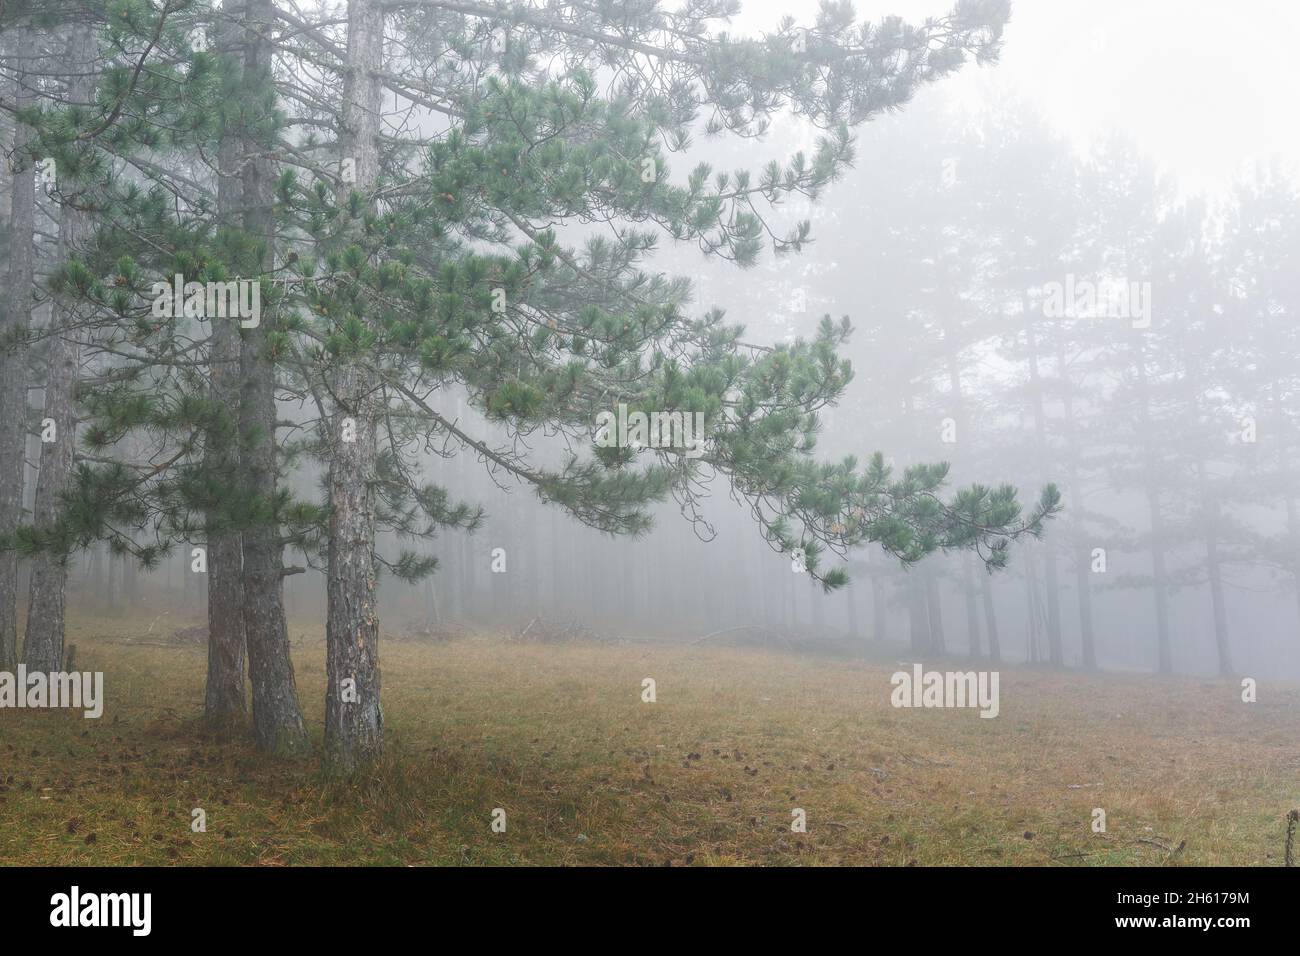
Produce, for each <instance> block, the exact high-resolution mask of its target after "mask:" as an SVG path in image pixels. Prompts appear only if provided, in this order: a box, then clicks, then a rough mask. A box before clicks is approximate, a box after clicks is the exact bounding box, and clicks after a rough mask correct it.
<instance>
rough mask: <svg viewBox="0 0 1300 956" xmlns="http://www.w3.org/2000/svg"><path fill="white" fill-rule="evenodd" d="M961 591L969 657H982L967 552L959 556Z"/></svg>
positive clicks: (972, 582)
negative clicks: (964, 604) (963, 599)
mask: <svg viewBox="0 0 1300 956" xmlns="http://www.w3.org/2000/svg"><path fill="white" fill-rule="evenodd" d="M961 590H962V594H963V595H965V597H966V639H967V642H968V644H969V647H970V656H971V657H974V658H979V657H983V656H984V651H983V649H982V648H981V646H980V622H979V614H978V612H976V610H975V581H974V578H973V575H972V574H971V556H970V553H969V552H967V553H966V554H963V555H962V556H961Z"/></svg>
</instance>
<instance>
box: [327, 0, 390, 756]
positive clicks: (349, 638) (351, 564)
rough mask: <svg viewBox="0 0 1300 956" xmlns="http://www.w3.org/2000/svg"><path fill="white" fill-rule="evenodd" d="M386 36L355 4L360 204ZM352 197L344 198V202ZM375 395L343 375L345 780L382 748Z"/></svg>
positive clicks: (340, 737) (352, 86) (353, 127)
mask: <svg viewBox="0 0 1300 956" xmlns="http://www.w3.org/2000/svg"><path fill="white" fill-rule="evenodd" d="M383 27H384V16H383V10H382V8H381V7H380V5H379V3H377V2H375V0H349V3H348V48H347V54H348V69H347V72H346V74H345V77H344V81H343V124H342V136H341V137H340V146H341V148H342V149H343V156H344V157H346V158H351V159H352V160H353V162H354V164H355V171H356V183H355V189H356V191H357V192H359V193H363V194H364V193H366V192H368V191H369V190H370V189H371V188H372V187H373V185H374V183H375V181H376V180H377V178H378V175H379V143H378V137H379V119H380V112H381V110H382V109H383V85H382V81H381V80H380V78H379V72H380V70H381V69H382V68H383V52H384V29H383ZM344 188H345V189H346V188H347V186H345V187H344ZM345 197H346V193H344V192H343V191H342V190H341V191H340V198H341V199H342V198H345ZM375 391H376V382H375V380H374V373H373V372H372V371H371V370H370V368H369V366H368V365H367V364H366V363H365V362H364V361H357V360H347V361H345V363H344V364H343V365H342V366H341V367H340V369H339V371H338V374H337V376H336V380H335V388H334V394H335V396H336V397H337V401H338V403H339V410H338V412H337V413H336V415H335V416H334V422H333V423H332V432H331V444H332V448H333V454H332V456H331V461H330V469H329V495H330V541H329V567H328V576H329V581H328V585H327V597H328V609H327V612H326V623H325V641H326V677H327V684H326V691H325V749H326V754H327V756H328V758H329V761H330V763H331V764H332V765H333V766H334V767H335V768H336V769H338V770H342V771H350V770H352V769H354V768H356V767H357V766H358V765H360V764H362V763H365V762H367V761H369V760H372V759H374V758H375V757H376V756H378V755H379V754H380V752H382V750H383V743H384V717H383V711H382V709H381V707H380V701H379V693H380V670H379V618H378V616H377V613H376V607H375V558H374V548H375V505H374V478H375V460H376V454H377V450H378V448H377V437H376V432H377V429H376V422H375V415H376V409H375V401H376V399H375ZM345 419H351V420H352V422H351V423H350V424H351V425H352V426H353V429H352V430H351V432H350V433H351V437H352V440H351V441H348V440H346V438H345V432H344V420H345ZM349 682H350V683H349Z"/></svg>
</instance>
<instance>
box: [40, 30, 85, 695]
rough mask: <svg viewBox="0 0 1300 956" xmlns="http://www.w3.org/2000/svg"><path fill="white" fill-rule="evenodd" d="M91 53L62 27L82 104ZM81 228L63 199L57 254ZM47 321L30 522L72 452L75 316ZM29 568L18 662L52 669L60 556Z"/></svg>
mask: <svg viewBox="0 0 1300 956" xmlns="http://www.w3.org/2000/svg"><path fill="white" fill-rule="evenodd" d="M94 54H95V38H94V32H93V28H92V26H91V24H90V23H88V22H82V23H77V24H75V25H73V26H72V28H71V29H70V31H69V45H68V62H69V63H70V64H78V65H79V68H78V69H77V70H74V71H73V72H72V77H71V79H70V80H69V81H68V89H67V95H68V98H69V99H70V100H71V101H72V102H74V103H86V102H90V101H91V100H92V99H93V98H94V79H93V75H92V74H91V73H89V72H88V71H87V70H86V69H85V68H84V67H85V65H86V64H89V63H91V62H93V60H94ZM78 205H79V204H78ZM89 233H90V217H89V215H88V213H87V212H86V211H85V210H84V209H81V208H77V206H76V205H73V204H71V203H65V204H64V205H63V206H62V207H60V210H59V255H60V258H61V259H64V260H66V259H68V258H70V257H72V256H74V255H76V254H77V252H78V250H79V249H80V247H81V245H82V244H83V243H84V242H85V240H86V239H87V238H88V237H89ZM51 322H52V328H51V336H50V349H49V371H48V373H47V377H46V381H45V410H44V413H43V416H42V417H43V418H45V419H53V421H54V427H55V440H54V441H51V442H42V443H41V457H40V473H39V475H38V477H37V479H36V505H35V509H34V512H33V515H32V520H33V522H34V523H35V524H36V525H37V526H38V527H39V526H48V525H51V524H53V523H54V522H55V521H56V519H57V517H58V510H59V501H60V497H59V496H60V495H61V494H62V492H63V491H64V489H65V488H66V487H67V484H68V479H69V476H70V475H71V474H72V465H73V461H74V458H75V453H76V437H77V435H76V429H77V419H76V390H77V377H78V373H79V372H80V369H81V348H82V343H81V333H80V332H79V330H77V329H76V327H75V326H76V322H77V314H76V310H75V307H74V306H73V305H72V303H70V302H67V301H65V300H56V301H55V303H54V313H53V317H52V319H51ZM31 569H32V576H31V592H30V594H31V596H30V600H29V602H28V605H27V607H28V611H27V637H26V640H25V642H24V645H23V659H24V661H25V662H26V664H27V669H28V670H29V671H57V670H59V669H61V668H62V666H63V625H64V613H65V610H66V589H67V583H68V562H67V558H66V557H65V556H64V555H60V554H38V555H36V556H35V557H34V558H33V559H32V565H31Z"/></svg>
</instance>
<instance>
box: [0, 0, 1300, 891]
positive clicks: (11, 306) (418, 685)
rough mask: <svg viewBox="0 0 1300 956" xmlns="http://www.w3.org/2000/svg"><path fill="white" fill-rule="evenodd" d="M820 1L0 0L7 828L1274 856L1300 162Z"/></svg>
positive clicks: (64, 858)
mask: <svg viewBox="0 0 1300 956" xmlns="http://www.w3.org/2000/svg"><path fill="white" fill-rule="evenodd" d="M796 6H798V7H799V9H784V8H782V6H781V5H779V4H774V3H766V2H755V3H753V4H746V5H745V9H744V10H742V7H741V4H740V3H739V2H738V0H685V2H682V3H677V4H673V3H666V2H661V0H625V2H615V0H511V2H492V0H314V2H313V0H0V64H2V67H3V68H2V69H0V140H2V141H3V144H4V155H5V163H4V164H3V170H2V171H0V274H3V275H5V276H6V281H5V282H4V284H3V289H4V293H3V295H0V676H4V677H12V678H13V679H11V680H10V681H9V682H8V683H5V682H3V681H0V755H2V753H3V748H5V747H6V745H7V748H8V754H9V755H8V757H6V758H5V759H4V761H3V762H0V784H3V786H0V862H12V863H18V864H20V865H49V864H51V863H54V864H56V865H77V864H84V863H87V862H90V863H94V864H100V865H120V864H138V863H149V864H155V865H157V864H162V865H171V864H173V863H184V864H195V863H197V864H210V865H251V864H262V865H281V864H286V863H288V864H308V865H334V864H346V865H355V864H358V863H378V864H387V865H396V864H405V863H416V864H428V863H438V864H451V865H467V864H468V865H474V864H520V863H542V864H547V865H554V864H575V863H595V864H611V865H624V864H634V863H635V864H639V863H657V862H665V861H667V862H670V863H672V862H676V863H682V862H685V863H703V864H709V865H717V864H729V863H739V864H778V865H784V864H790V863H803V862H809V863H823V864H851V865H893V864H909V863H917V862H920V863H924V864H927V865H952V864H962V865H971V864H976V865H997V864H1011V865H1034V866H1039V865H1047V864H1059V863H1062V862H1066V863H1068V862H1084V863H1100V864H1109V865H1149V864H1153V863H1157V864H1165V863H1179V862H1185V861H1190V862H1193V863H1196V864H1199V865H1247V864H1250V865H1257V864H1274V863H1277V862H1282V859H1283V857H1285V862H1287V863H1288V864H1289V863H1290V862H1291V860H1292V857H1293V846H1292V844H1293V839H1294V829H1295V817H1294V815H1293V816H1292V817H1291V822H1290V829H1289V830H1288V829H1287V822H1286V820H1287V813H1288V812H1292V813H1293V808H1294V805H1295V803H1296V796H1295V780H1296V771H1297V770H1298V769H1300V764H1297V762H1296V756H1295V755H1296V749H1295V745H1294V725H1295V724H1294V721H1295V716H1296V713H1297V707H1300V401H1298V400H1297V398H1298V390H1300V364H1298V363H1297V362H1296V356H1297V354H1300V347H1298V346H1300V341H1298V340H1297V332H1296V330H1295V326H1293V324H1292V319H1293V317H1294V315H1295V312H1296V308H1297V304H1298V303H1297V299H1298V298H1300V273H1297V270H1296V269H1295V263H1296V262H1297V261H1300V188H1298V182H1300V181H1298V180H1297V177H1296V170H1295V164H1294V161H1293V160H1294V157H1293V156H1289V155H1283V154H1279V155H1261V154H1256V153H1249V154H1247V153H1245V152H1244V150H1245V147H1242V150H1243V151H1242V153H1241V155H1238V154H1233V157H1234V159H1236V160H1237V162H1236V163H1235V166H1234V168H1232V169H1231V170H1230V172H1229V174H1228V175H1225V176H1224V177H1221V179H1220V180H1218V181H1216V182H1215V183H1214V184H1213V186H1212V187H1211V188H1204V187H1203V184H1201V183H1199V182H1193V181H1191V179H1190V178H1189V177H1188V176H1186V175H1184V174H1182V173H1180V168H1179V167H1178V166H1177V164H1174V165H1172V166H1171V163H1170V161H1169V158H1168V155H1165V154H1162V155H1160V156H1153V155H1152V154H1151V145H1152V143H1153V138H1152V137H1153V136H1154V135H1155V134H1154V133H1152V131H1151V129H1144V128H1142V127H1140V126H1138V125H1136V124H1129V125H1126V124H1125V123H1124V122H1123V121H1122V119H1115V117H1123V116H1124V115H1126V114H1125V113H1124V111H1123V107H1122V105H1121V104H1119V103H1118V102H1114V101H1106V100H1105V99H1104V97H1101V94H1097V95H1098V97H1099V98H1101V100H1102V101H1103V103H1105V102H1109V103H1111V107H1112V108H1113V113H1112V114H1108V115H1110V116H1111V117H1112V120H1113V121H1112V122H1111V123H1110V125H1109V126H1108V127H1107V128H1104V129H1091V128H1089V129H1088V130H1087V134H1086V135H1084V134H1082V133H1080V132H1079V130H1078V129H1076V128H1074V127H1072V126H1071V122H1072V120H1077V119H1078V117H1071V116H1069V115H1065V114H1062V113H1060V112H1054V111H1053V110H1052V109H1051V108H1050V107H1049V105H1047V101H1046V100H1045V94H1044V93H1043V92H1042V90H1039V89H1035V87H1034V84H1033V82H1032V81H1026V79H1025V78H1026V76H1029V75H1031V74H1029V73H1028V72H1027V71H1028V70H1029V69H1030V67H1028V66H1025V65H1024V64H1025V63H1026V62H1029V61H1027V60H1025V59H1023V58H1022V59H1020V60H1017V59H1016V56H1017V51H1018V50H1020V49H1021V47H1020V46H1018V44H1023V46H1024V47H1026V48H1027V47H1029V46H1031V45H1035V44H1037V45H1039V46H1044V47H1045V45H1046V42H1047V39H1053V40H1055V39H1058V38H1059V37H1060V36H1061V35H1063V34H1064V33H1065V32H1067V31H1071V35H1073V33H1075V32H1078V31H1075V29H1074V27H1072V26H1070V23H1071V22H1072V21H1070V20H1069V19H1068V17H1067V16H1066V14H1064V13H1060V14H1059V16H1060V17H1061V20H1060V22H1059V24H1058V23H1057V22H1056V21H1053V20H1052V19H1051V18H1052V16H1054V15H1055V14H1054V12H1053V11H1052V10H1050V9H1049V8H1050V7H1051V5H1050V4H1042V3H1040V4H1033V3H1028V2H1026V3H1024V4H1017V5H1016V6H1015V7H1014V8H1013V6H1012V4H1011V3H1010V2H1009V0H956V2H955V3H954V2H953V0H946V2H945V3H944V4H941V5H940V6H941V7H942V9H940V8H937V7H936V6H935V4H933V3H925V2H923V0H904V2H903V3H901V4H900V6H903V7H906V8H907V9H906V10H905V11H903V12H905V13H907V14H908V15H906V16H893V15H884V14H889V13H890V11H888V10H871V11H866V12H865V13H866V14H868V15H866V16H864V11H859V10H857V9H855V7H854V6H853V5H852V4H851V3H849V2H845V0H823V2H821V3H819V4H812V3H809V4H806V5H796ZM1098 6H1099V7H1105V8H1106V9H1107V10H1110V7H1111V5H1109V4H1099V5H1098ZM1210 6H1215V5H1213V4H1212V5H1210ZM1022 8H1023V13H1024V17H1025V23H1026V24H1027V25H1026V26H1025V27H1024V28H1023V32H1021V33H1018V32H1017V30H1018V29H1019V26H1018V24H1019V23H1020V19H1021V14H1022ZM918 11H919V12H918ZM1211 13H1212V14H1213V15H1215V16H1226V14H1224V13H1223V11H1212V12H1211ZM1203 15H1204V16H1205V17H1209V16H1210V15H1211V14H1198V13H1196V12H1190V13H1188V14H1187V15H1186V18H1187V21H1188V23H1190V24H1195V23H1198V22H1200V20H1198V18H1199V17H1202V16H1203ZM1112 16H1113V17H1114V18H1115V20H1114V22H1115V23H1119V18H1120V15H1119V14H1118V13H1116V12H1114V11H1111V12H1110V13H1107V14H1105V15H1103V14H1097V15H1096V21H1097V22H1098V23H1099V24H1100V26H1099V27H1098V28H1097V29H1098V31H1099V33H1097V36H1098V37H1100V38H1101V39H1100V40H1099V41H1097V42H1103V43H1104V41H1105V37H1106V36H1107V35H1110V34H1107V31H1108V30H1109V31H1112V34H1113V37H1114V38H1115V40H1116V42H1120V40H1121V38H1120V32H1121V26H1123V24H1120V25H1119V26H1113V25H1111V24H1112V20H1111V19H1108V18H1109V17H1112ZM1165 22H1166V21H1165V20H1160V19H1159V18H1157V17H1154V16H1152V18H1151V22H1150V24H1148V26H1147V28H1148V29H1150V30H1152V31H1155V30H1158V29H1160V28H1161V27H1162V25H1163V24H1164V23H1165ZM1205 22H1206V23H1210V22H1211V21H1210V20H1206V21H1205ZM1233 22H1234V24H1236V21H1233ZM1049 28H1050V29H1053V30H1057V31H1058V32H1056V33H1051V34H1049V33H1047V32H1044V31H1048V30H1049ZM1187 28H1188V29H1192V27H1191V26H1189V27H1187ZM1205 28H1206V29H1211V28H1212V27H1210V26H1206V27H1205ZM1035 31H1037V32H1035ZM1234 36H1236V34H1234ZM1094 40H1096V37H1093V39H1092V40H1088V41H1087V42H1086V43H1085V40H1084V39H1078V42H1079V43H1080V44H1081V45H1080V47H1079V48H1078V49H1075V48H1073V47H1071V48H1070V51H1069V54H1068V56H1066V55H1064V54H1063V55H1062V56H1063V57H1064V59H1065V61H1066V62H1069V63H1074V64H1076V65H1077V64H1080V63H1096V62H1097V52H1098V48H1097V47H1096V46H1095V45H1094V46H1091V47H1089V46H1087V43H1092V42H1093V41H1094ZM1039 52H1040V55H1041V56H1042V57H1043V58H1045V59H1050V58H1051V56H1050V51H1046V52H1044V51H1043V50H1040V51H1039ZM1024 56H1028V54H1027V53H1026V54H1024ZM1004 59H1006V60H1008V61H1009V66H1008V67H1007V68H1005V69H1006V70H1009V72H1005V71H1004V65H1003V62H1002V61H1003V60H1004ZM1034 62H1041V61H1034ZM1187 68H1188V69H1189V70H1190V69H1191V67H1190V66H1189V67H1187ZM1062 69H1064V67H1062ZM1076 79H1077V82H1078V83H1079V84H1080V85H1084V86H1086V84H1087V83H1088V82H1089V80H1088V75H1087V74H1086V73H1081V74H1080V76H1079V77H1076ZM1152 82H1153V84H1154V83H1155V81H1154V80H1153V81H1152ZM1243 86H1244V81H1243ZM1080 95H1082V94H1080ZM1134 95H1135V96H1137V95H1138V93H1136V92H1135V94H1134ZM1242 95H1243V96H1245V95H1250V96H1253V95H1254V94H1253V93H1249V94H1248V91H1246V90H1245V89H1243V90H1242ZM1161 108H1162V109H1167V110H1168V111H1178V110H1182V109H1184V105H1183V104H1182V103H1180V102H1175V101H1170V102H1169V103H1165V104H1162V105H1161ZM1179 115H1180V116H1181V115H1182V114H1181V113H1179ZM1275 122H1276V117H1274V123H1275ZM1157 145H1158V144H1157ZM1292 145H1294V144H1292ZM1207 149H1208V147H1207ZM1157 152H1159V151H1158V150H1157ZM1242 157H1244V158H1242ZM20 673H21V675H22V676H20V677H15V676H14V675H19V674H20ZM92 674H93V675H94V681H93V682H89V681H91V677H92ZM891 674H892V678H891V676H890V675H891ZM83 677H84V678H85V680H86V681H87V682H88V683H85V684H84V689H85V694H84V695H83V694H82V692H81V691H82V689H83V683H82V680H81V679H82V678H83ZM73 678H76V680H75V681H74V680H73ZM29 682H31V683H30V684H29ZM37 685H39V686H40V687H42V688H43V690H42V692H41V695H40V700H39V701H38V702H36V703H32V701H35V700H36V698H34V697H32V696H31V695H29V694H28V693H27V691H28V688H29V687H36V686H37ZM74 686H75V687H76V689H77V693H76V695H75V696H76V698H78V702H77V706H74V701H73V694H72V689H73V687H74ZM5 687H8V688H9V691H8V692H7V693H6V692H5V691H4V690H3V689H4V688H5ZM92 688H93V691H92ZM45 689H48V691H49V693H48V696H47V694H46V690H45ZM56 691H57V692H56ZM932 692H933V693H932ZM83 696H85V698H86V699H85V700H84V701H80V698H81V697H83ZM60 701H63V702H62V703H60ZM80 704H84V705H85V707H84V708H82V707H81V706H80ZM82 709H86V710H87V713H86V717H83V714H82V713H81V710H82ZM90 709H94V710H97V711H99V713H98V714H96V715H94V717H93V718H92V717H90ZM932 709H938V711H939V712H937V713H931V712H930V711H931V710H932ZM41 710H52V711H57V712H55V713H41V712H40V711H41ZM972 710H977V711H978V714H976V713H972V712H971V711H972ZM21 711H27V712H26V713H23V712H21ZM101 714H102V719H101V717H100V715H101ZM47 717H48V718H49V719H44V718H47ZM87 718H90V719H89V720H88V721H87V725H88V726H90V725H93V726H91V729H86V727H83V726H82V724H83V720H87ZM979 718H988V719H979ZM818 727H820V728H822V729H821V730H818V729H817V728H818ZM65 750H66V753H67V756H66V757H65V756H63V755H62V754H63V752H64V751H65ZM679 751H680V753H679ZM1153 751H1158V752H1159V753H1160V754H1162V758H1161V760H1160V761H1155V760H1153V759H1151V758H1150V756H1149V755H1150V754H1151V753H1152V752H1153ZM28 753H30V757H24V756H23V755H24V754H28ZM1163 755H1167V756H1168V762H1169V765H1168V766H1166V765H1165V763H1164V760H1163ZM724 761H725V764H724V763H723V762H724ZM6 763H7V764H8V765H9V767H6V766H5V764H6ZM1009 763H1010V764H1014V765H1019V766H1022V767H1026V768H1032V770H1033V772H1032V773H1029V774H1028V775H1027V776H1026V777H1025V778H1024V779H1023V780H1019V779H1018V780H1017V781H1016V782H1012V781H1011V780H1009V779H1008V778H1007V777H1006V776H1004V775H999V774H997V773H994V772H993V771H992V768H996V767H999V766H1006V765H1007V764H1009ZM10 767H12V768H14V769H13V770H10V769H9V768H10ZM115 767H116V768H118V770H117V772H115V770H114V768H115ZM128 768H131V770H130V772H129V773H128ZM953 768H956V769H953ZM736 771H739V774H737V773H736ZM773 778H775V779H773ZM976 780H978V781H979V785H978V786H976V785H975V781H976ZM995 780H997V781H1001V784H1002V786H1004V787H1005V788H1006V790H1002V791H1000V790H999V784H998V783H997V782H994V781H995ZM88 792H89V793H90V794H93V796H91V797H88V796H87V793H88ZM74 794H80V795H81V796H80V797H75V796H74ZM927 794H928V795H929V796H927ZM6 796H7V797H8V799H5V797H6ZM941 803H942V804H947V803H952V804H953V806H961V807H963V809H962V810H960V811H959V812H957V813H956V816H951V815H950V814H948V813H947V811H944V812H942V813H941V812H940V809H939V808H940V805H941ZM300 805H310V806H315V807H316V810H315V811H313V813H314V814H315V815H314V817H313V819H311V820H310V821H309V820H306V819H303V818H302V815H301V814H298V813H297V811H296V810H294V809H291V808H295V807H299V806H300ZM882 805H884V806H885V807H887V810H888V812H886V811H885V810H884V809H882ZM219 807H224V808H226V809H225V810H224V811H223V810H222V809H219ZM277 808H278V809H277ZM648 808H652V809H648ZM303 812H304V813H305V812H306V811H303ZM1107 812H1109V813H1110V817H1111V820H1112V822H1111V824H1110V827H1109V829H1108V827H1107V824H1106V819H1107ZM1098 813H1100V817H1098ZM171 818H175V819H174V820H173V819H171ZM940 818H942V819H943V820H944V821H945V822H942V823H940V822H937V821H938V820H939V819H940ZM218 819H221V820H222V821H223V822H220V823H218V822H216V821H217V820H218ZM135 820H143V821H146V823H145V824H141V825H137V824H136V823H135V822H134V821H135ZM209 820H211V821H213V822H211V823H209ZM417 820H418V821H420V826H418V827H416V826H415V824H414V823H413V822H412V821H417ZM515 820H522V821H526V822H520V823H515ZM792 820H793V822H792ZM1098 820H1100V821H1101V822H1100V828H1098ZM507 821H509V822H508V823H507ZM200 822H201V823H202V827H201V828H200ZM128 823H130V824H131V825H130V826H128V825H127V824H128ZM209 826H211V828H212V832H211V833H209V832H208V827H209ZM519 828H523V830H524V833H523V834H521V835H519V836H518V837H516V836H515V833H516V831H517V830H518V829H519ZM146 831H147V832H146ZM416 831H418V833H417V832H416ZM31 832H36V833H38V834H44V835H45V837H44V838H42V839H38V840H36V841H35V842H32V841H30V840H28V839H27V838H26V837H25V836H23V834H29V833H31ZM110 834H112V835H111V836H110ZM1284 834H1285V850H1284V849H1283V835H1284ZM92 837H93V838H94V839H92ZM206 838H211V839H206ZM511 840H515V841H517V842H515V843H511V842H510V841H511ZM65 889H66V888H65Z"/></svg>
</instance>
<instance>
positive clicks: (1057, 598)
mask: <svg viewBox="0 0 1300 956" xmlns="http://www.w3.org/2000/svg"><path fill="white" fill-rule="evenodd" d="M1023 305H1024V309H1025V315H1026V316H1028V315H1029V311H1030V304H1029V299H1028V298H1027V297H1026V298H1024V299H1023ZM1026 336H1027V339H1028V344H1029V381H1030V390H1031V392H1032V394H1033V404H1034V432H1035V435H1036V436H1037V438H1038V447H1039V450H1040V453H1041V454H1042V456H1043V460H1044V464H1046V463H1047V456H1048V444H1047V414H1046V412H1045V410H1044V407H1043V384H1042V379H1041V378H1040V377H1039V373H1038V338H1037V336H1036V335H1035V334H1034V328H1033V325H1032V324H1031V325H1029V326H1028V328H1027V329H1026ZM1043 577H1044V585H1045V588H1046V591H1047V594H1046V603H1047V654H1048V659H1049V661H1050V662H1051V664H1052V666H1053V667H1061V666H1063V665H1064V663H1065V655H1064V649H1063V647H1062V644H1061V592H1060V583H1059V581H1058V578H1057V570H1056V547H1055V545H1054V544H1053V542H1052V540H1051V539H1049V540H1048V541H1047V542H1046V547H1045V548H1044V553H1043Z"/></svg>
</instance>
